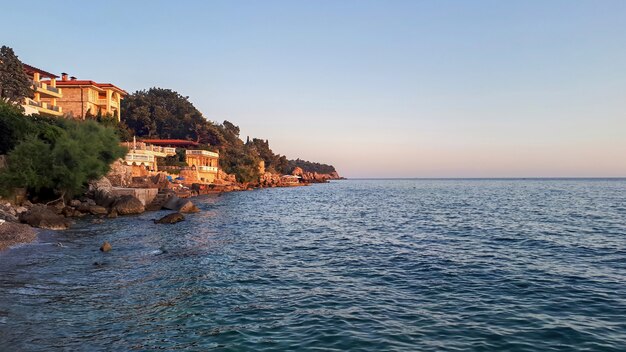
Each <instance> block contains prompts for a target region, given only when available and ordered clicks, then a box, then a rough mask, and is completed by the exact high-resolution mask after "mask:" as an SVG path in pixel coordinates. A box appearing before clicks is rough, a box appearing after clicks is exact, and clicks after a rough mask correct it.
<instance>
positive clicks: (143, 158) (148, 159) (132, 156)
mask: <svg viewBox="0 0 626 352" xmlns="http://www.w3.org/2000/svg"><path fill="white" fill-rule="evenodd" d="M124 161H126V162H127V163H133V162H135V163H153V162H154V155H149V154H136V153H128V154H126V157H125V158H124Z"/></svg>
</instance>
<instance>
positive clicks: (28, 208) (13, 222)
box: [0, 175, 345, 253]
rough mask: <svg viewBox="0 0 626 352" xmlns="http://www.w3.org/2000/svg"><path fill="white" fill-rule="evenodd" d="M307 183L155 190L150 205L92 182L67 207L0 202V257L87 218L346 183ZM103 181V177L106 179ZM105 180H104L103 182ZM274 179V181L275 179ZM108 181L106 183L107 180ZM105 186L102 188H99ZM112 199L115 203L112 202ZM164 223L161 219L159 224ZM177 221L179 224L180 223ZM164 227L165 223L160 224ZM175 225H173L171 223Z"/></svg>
mask: <svg viewBox="0 0 626 352" xmlns="http://www.w3.org/2000/svg"><path fill="white" fill-rule="evenodd" d="M316 176H317V177H314V178H311V179H309V181H308V182H298V183H289V182H288V183H280V178H278V180H279V181H278V182H272V181H269V182H268V181H267V179H266V180H265V182H263V180H261V182H259V183H257V184H248V183H238V182H237V183H236V184H234V185H232V184H231V185H210V186H213V187H191V190H189V189H186V190H183V191H178V192H177V191H176V190H172V189H161V188H158V189H157V195H165V196H164V197H161V198H160V199H159V198H157V197H155V198H154V199H152V201H151V202H150V203H149V204H146V202H145V201H142V200H140V199H139V198H137V197H135V196H133V195H121V196H117V197H115V196H113V194H112V189H113V188H114V187H113V186H112V185H111V184H110V181H109V182H108V183H107V182H106V181H105V182H103V180H102V179H101V180H98V181H96V182H92V183H90V185H89V191H88V192H86V193H85V194H84V195H83V196H82V197H79V199H74V200H72V201H70V202H69V203H68V204H64V203H58V202H57V203H54V204H51V205H50V204H48V205H44V204H32V203H30V202H29V201H27V200H26V201H23V202H18V203H20V204H13V203H12V202H8V201H7V200H2V199H0V201H1V203H0V253H2V252H4V251H6V250H10V249H11V248H13V247H15V246H19V245H24V244H29V243H32V242H34V241H36V240H37V238H38V237H39V235H40V233H41V231H42V230H54V231H62V230H67V229H69V228H70V227H71V226H72V225H73V224H75V222H76V219H81V218H90V220H91V223H93V224H99V223H102V222H104V221H106V220H107V219H113V218H117V217H118V216H130V215H139V214H143V213H145V212H156V211H161V210H169V211H170V213H169V214H168V215H166V217H167V216H171V215H173V214H177V213H178V214H180V213H183V214H184V213H196V212H199V211H200V210H199V209H198V208H197V207H196V206H195V205H194V204H193V202H192V200H193V199H194V198H196V197H199V196H203V195H215V196H217V197H221V195H222V194H224V193H230V192H242V191H252V190H255V189H262V188H289V187H303V186H310V185H312V184H314V183H328V182H329V181H330V180H345V178H343V177H339V176H338V175H337V176H336V177H334V175H324V176H323V177H319V176H318V175H316ZM105 178H106V177H105ZM105 178H104V179H105ZM274 179H275V178H274ZM107 181H108V179H107ZM102 183H104V185H102ZM128 189H130V190H145V189H144V188H128ZM113 198H115V199H113ZM161 220H164V218H162V219H159V220H158V221H161ZM179 221H180V220H179ZM161 223H163V224H166V223H167V222H161ZM172 223H174V222H172Z"/></svg>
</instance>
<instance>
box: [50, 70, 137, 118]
mask: <svg viewBox="0 0 626 352" xmlns="http://www.w3.org/2000/svg"><path fill="white" fill-rule="evenodd" d="M45 83H48V82H45ZM55 84H56V87H58V88H61V89H63V96H62V97H61V98H59V99H57V100H56V102H57V104H58V105H59V106H60V107H61V108H62V109H63V113H64V114H66V115H70V116H72V117H74V118H80V119H84V118H85V117H86V116H89V115H91V116H95V115H97V114H98V113H100V114H102V115H106V114H110V115H112V116H113V117H115V118H116V119H117V120H118V121H120V107H121V101H122V99H123V98H124V97H125V96H127V95H128V93H127V92H126V91H125V90H123V89H121V88H119V87H117V86H115V85H114V84H111V83H98V82H94V81H91V80H79V79H76V77H71V78H68V75H67V73H62V74H61V80H57V81H56V82H55Z"/></svg>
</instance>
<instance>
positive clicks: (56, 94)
mask: <svg viewBox="0 0 626 352" xmlns="http://www.w3.org/2000/svg"><path fill="white" fill-rule="evenodd" d="M33 87H34V88H35V91H37V92H38V93H40V94H43V95H45V96H48V97H52V98H62V97H63V94H62V93H61V89H59V88H57V87H52V86H49V85H47V84H45V83H43V82H37V81H33Z"/></svg>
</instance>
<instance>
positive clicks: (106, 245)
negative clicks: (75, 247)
mask: <svg viewBox="0 0 626 352" xmlns="http://www.w3.org/2000/svg"><path fill="white" fill-rule="evenodd" d="M111 249H113V247H112V246H111V244H110V243H109V242H108V241H104V243H103V244H102V246H100V251H101V252H105V253H106V252H108V251H110V250H111Z"/></svg>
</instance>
